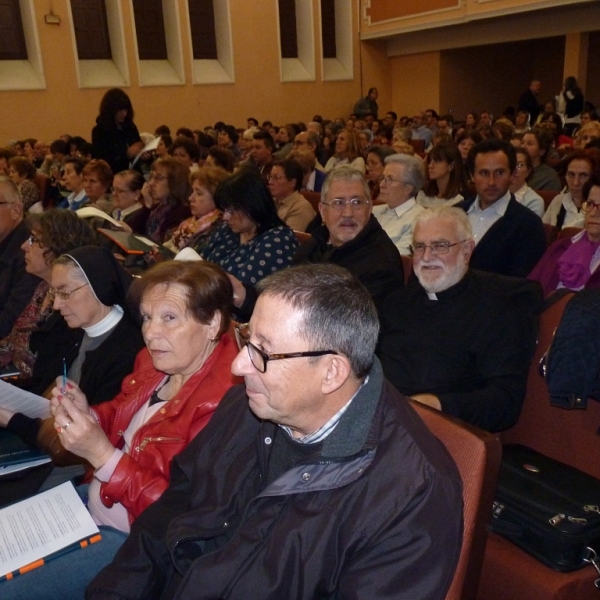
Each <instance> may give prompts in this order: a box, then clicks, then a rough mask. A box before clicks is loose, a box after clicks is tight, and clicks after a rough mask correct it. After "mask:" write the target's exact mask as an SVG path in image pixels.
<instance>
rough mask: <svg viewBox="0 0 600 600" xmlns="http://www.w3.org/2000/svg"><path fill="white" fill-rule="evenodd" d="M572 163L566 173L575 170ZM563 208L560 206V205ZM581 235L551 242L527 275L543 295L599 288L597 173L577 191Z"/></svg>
mask: <svg viewBox="0 0 600 600" xmlns="http://www.w3.org/2000/svg"><path fill="white" fill-rule="evenodd" d="M576 162H581V163H584V161H575V160H574V161H572V162H571V166H570V167H569V168H570V169H573V170H574V169H575V168H576V167H575V166H574V163H576ZM562 206H564V204H563V205H562ZM579 214H581V215H582V217H583V223H582V225H583V227H584V229H583V231H580V232H579V233H577V234H576V235H574V236H573V237H570V238H564V239H561V240H557V241H556V242H554V243H553V244H552V245H551V246H550V248H548V250H546V253H545V254H544V256H542V258H541V259H540V262H539V263H538V264H537V265H536V267H535V268H534V269H533V271H532V272H531V273H530V275H529V279H533V280H534V281H539V283H540V284H541V285H542V287H543V288H544V294H545V295H549V294H551V293H552V292H553V291H555V290H557V289H560V288H567V289H570V290H574V291H578V290H581V289H583V288H600V271H598V266H599V265H600V171H598V170H596V171H594V172H593V173H590V175H589V176H587V177H586V178H585V182H584V183H583V186H582V187H581V205H580V213H579Z"/></svg>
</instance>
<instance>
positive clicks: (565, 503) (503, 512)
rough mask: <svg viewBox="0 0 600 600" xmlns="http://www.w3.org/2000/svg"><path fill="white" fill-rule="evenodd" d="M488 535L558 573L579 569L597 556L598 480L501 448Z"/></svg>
mask: <svg viewBox="0 0 600 600" xmlns="http://www.w3.org/2000/svg"><path fill="white" fill-rule="evenodd" d="M491 529H492V531H494V532H495V533H497V534H499V535H501V536H503V537H505V538H506V539H508V540H510V541H511V542H513V543H514V544H516V545H517V546H519V547H520V548H522V549H523V550H525V551H526V552H528V553H529V554H531V555H532V556H534V557H535V558H537V559H538V560H539V561H541V562H543V563H544V564H545V565H547V566H549V567H551V568H552V569H555V570H556V571H574V570H576V569H580V568H582V567H584V566H586V565H588V564H590V563H591V562H592V561H593V560H594V559H595V557H596V551H598V550H600V480H598V479H596V478H595V477H592V476H591V475H588V474H586V473H584V472H583V471H579V470H578V469H575V468H574V467H571V466H569V465H566V464H564V463H561V462H558V461H556V460H554V459H552V458H549V457H547V456H544V455H543V454H540V453H539V452H536V451H535V450H532V449H530V448H527V447H526V446H521V445H518V444H509V445H507V446H504V448H503V453H502V465H501V469H500V478H499V481H498V490H497V492H496V498H495V501H494V509H493V518H492V522H491Z"/></svg>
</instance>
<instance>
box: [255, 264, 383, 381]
mask: <svg viewBox="0 0 600 600" xmlns="http://www.w3.org/2000/svg"><path fill="white" fill-rule="evenodd" d="M258 291H259V293H260V294H264V295H268V296H275V297H279V298H282V299H283V300H285V302H287V303H288V304H289V305H290V306H291V307H292V308H294V309H295V310H298V311H300V312H301V313H302V322H301V325H300V328H299V330H298V332H297V333H298V335H299V336H300V338H302V339H303V340H306V341H307V342H308V343H309V345H310V349H311V350H333V351H335V352H337V353H338V354H341V355H343V356H345V357H346V358H348V360H349V361H350V366H351V368H352V372H353V374H354V376H355V377H356V378H357V379H363V378H364V377H366V375H367V374H368V372H369V370H370V369H371V366H372V365H373V357H374V353H375V346H376V344H377V336H378V335H379V319H378V317H377V310H376V309H375V304H374V303H373V299H372V298H371V295H370V294H369V292H367V290H366V288H365V287H364V286H363V285H362V283H360V281H358V279H356V278H355V277H354V276H353V275H352V274H351V273H350V272H349V271H347V270H346V269H343V268H342V267H338V266H337V265H333V264H312V265H300V266H297V267H291V268H289V269H283V270H282V271H278V272H276V273H274V274H273V275H269V276H268V277H265V279H263V280H261V281H260V283H259V284H258Z"/></svg>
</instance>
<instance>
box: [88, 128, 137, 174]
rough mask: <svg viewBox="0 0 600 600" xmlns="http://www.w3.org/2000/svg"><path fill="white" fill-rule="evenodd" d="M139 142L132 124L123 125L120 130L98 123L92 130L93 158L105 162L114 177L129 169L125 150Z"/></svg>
mask: <svg viewBox="0 0 600 600" xmlns="http://www.w3.org/2000/svg"><path fill="white" fill-rule="evenodd" d="M141 141H142V139H141V138H140V134H139V132H138V128H137V127H136V126H135V123H133V122H131V123H123V125H122V128H121V129H117V127H106V126H104V125H103V124H100V123H98V124H97V125H96V127H94V129H92V146H93V151H92V153H93V156H94V158H101V159H102V160H105V161H106V162H107V163H108V164H109V165H110V168H111V169H112V172H113V173H114V174H115V175H116V174H117V173H119V171H125V170H126V169H129V157H128V156H127V150H129V146H131V145H132V144H134V143H135V142H141Z"/></svg>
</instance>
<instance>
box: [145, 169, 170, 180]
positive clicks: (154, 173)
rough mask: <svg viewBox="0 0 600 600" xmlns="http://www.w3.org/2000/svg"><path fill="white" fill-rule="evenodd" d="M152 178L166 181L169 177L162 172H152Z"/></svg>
mask: <svg viewBox="0 0 600 600" xmlns="http://www.w3.org/2000/svg"><path fill="white" fill-rule="evenodd" d="M150 179H154V180H156V181H165V180H166V179H169V178H168V177H167V176H166V175H161V174H160V173H156V172H154V171H153V172H152V173H150Z"/></svg>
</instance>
